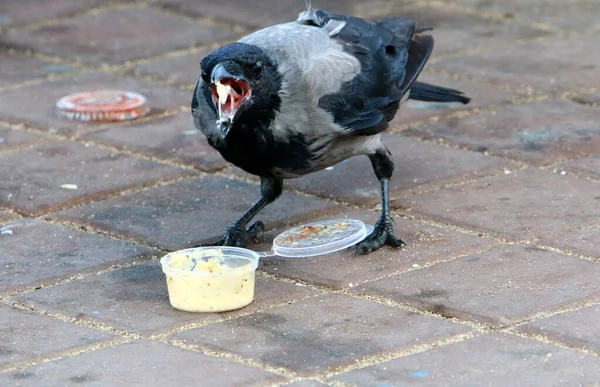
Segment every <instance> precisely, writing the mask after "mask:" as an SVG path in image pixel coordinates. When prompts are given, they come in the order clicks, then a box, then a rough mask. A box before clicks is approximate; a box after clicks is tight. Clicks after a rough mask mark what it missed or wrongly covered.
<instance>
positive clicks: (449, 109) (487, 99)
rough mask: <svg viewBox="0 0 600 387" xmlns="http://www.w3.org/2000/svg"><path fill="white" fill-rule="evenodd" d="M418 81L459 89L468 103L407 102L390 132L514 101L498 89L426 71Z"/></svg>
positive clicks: (391, 124) (509, 95)
mask: <svg viewBox="0 0 600 387" xmlns="http://www.w3.org/2000/svg"><path fill="white" fill-rule="evenodd" d="M419 81H423V82H427V83H431V84H434V85H440V86H444V87H450V88H453V89H457V90H461V91H462V92H464V93H465V95H467V96H469V97H470V98H471V102H469V103H468V104H467V105H463V104H462V103H432V102H422V101H414V100H410V99H409V100H408V101H407V102H406V103H405V104H404V105H403V106H402V107H401V108H400V110H399V111H398V113H397V114H396V117H395V118H394V120H393V121H392V122H391V123H390V126H391V128H392V129H396V128H398V127H402V126H406V125H409V124H415V123H419V122H422V121H425V122H427V121H431V120H432V119H433V118H434V117H445V116H448V115H450V114H453V113H456V112H457V111H462V110H472V109H481V108H484V107H487V106H489V105H497V104H503V103H508V102H509V101H511V100H512V99H513V98H515V95H513V94H511V93H509V92H507V91H504V90H501V89H499V88H494V87H490V86H485V85H477V84H474V83H471V82H468V81H463V80H457V79H453V78H449V77H446V76H443V75H439V74H435V73H433V72H428V71H427V70H425V71H424V72H423V73H421V75H419ZM438 119H439V118H438ZM442 119H443V118H442Z"/></svg>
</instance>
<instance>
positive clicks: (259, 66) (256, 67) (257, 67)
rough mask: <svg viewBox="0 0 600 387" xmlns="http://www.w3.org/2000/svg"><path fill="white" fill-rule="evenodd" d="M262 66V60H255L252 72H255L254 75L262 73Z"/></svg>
mask: <svg viewBox="0 0 600 387" xmlns="http://www.w3.org/2000/svg"><path fill="white" fill-rule="evenodd" d="M263 67H264V65H263V62H261V61H257V62H256V63H255V64H254V73H255V74H256V75H260V74H262V72H263Z"/></svg>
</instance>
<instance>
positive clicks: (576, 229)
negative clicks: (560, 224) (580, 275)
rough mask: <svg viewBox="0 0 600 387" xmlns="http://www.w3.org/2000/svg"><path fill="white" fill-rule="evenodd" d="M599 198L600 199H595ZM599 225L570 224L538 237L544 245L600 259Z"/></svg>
mask: <svg viewBox="0 0 600 387" xmlns="http://www.w3.org/2000/svg"><path fill="white" fill-rule="evenodd" d="M597 200H600V199H597ZM599 235H600V225H598V224H592V225H588V226H571V227H568V228H567V231H566V232H565V231H564V230H561V231H558V232H556V233H555V234H554V235H549V236H547V237H545V238H542V239H540V241H539V243H540V244H542V245H544V246H553V247H558V248H560V249H565V250H567V251H569V252H571V253H574V254H579V255H584V256H587V257H594V258H597V259H598V260H600V238H599V237H598V236H599Z"/></svg>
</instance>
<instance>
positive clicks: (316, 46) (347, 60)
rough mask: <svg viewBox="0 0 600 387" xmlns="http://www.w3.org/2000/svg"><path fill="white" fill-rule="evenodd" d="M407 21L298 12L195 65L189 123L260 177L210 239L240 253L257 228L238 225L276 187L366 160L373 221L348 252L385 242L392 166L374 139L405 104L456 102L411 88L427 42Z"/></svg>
mask: <svg viewBox="0 0 600 387" xmlns="http://www.w3.org/2000/svg"><path fill="white" fill-rule="evenodd" d="M423 32H424V30H416V29H415V23H414V22H413V21H412V20H409V19H405V18H399V17H392V18H386V19H383V20H380V21H378V22H370V21H366V20H363V19H360V18H356V17H352V16H344V15H338V14H334V13H332V12H328V11H324V10H319V9H313V8H311V7H309V8H308V10H307V11H304V12H302V13H300V15H299V17H298V19H297V20H296V21H294V22H290V23H284V24H278V25H275V26H272V27H268V28H265V29H262V30H260V31H257V32H254V33H252V34H250V35H248V36H246V37H244V38H242V39H240V40H239V41H238V42H236V43H232V44H229V45H226V46H224V47H221V48H219V49H217V50H215V51H214V52H212V53H211V54H210V55H208V56H207V57H206V58H204V59H203V60H202V62H201V71H202V73H201V76H200V79H199V81H198V83H197V85H196V89H195V91H194V95H193V99H192V116H193V120H194V124H195V125H196V127H197V128H198V129H200V130H201V131H202V133H204V135H205V136H206V138H207V140H208V142H209V144H210V145H211V146H212V147H214V148H215V149H216V150H218V151H219V152H220V154H221V155H222V156H223V158H225V160H227V161H229V162H230V163H232V164H234V165H236V166H238V167H239V168H241V169H243V170H245V171H247V172H249V173H251V174H254V175H257V176H259V177H260V179H261V194H262V197H261V199H260V200H258V201H257V202H256V203H255V204H254V205H253V206H252V207H251V208H250V209H249V210H248V212H246V213H245V214H244V215H243V216H242V217H241V218H240V219H238V220H237V221H236V222H234V223H233V224H232V225H231V226H230V227H229V228H228V229H227V231H226V232H225V235H224V236H223V238H221V239H220V240H218V241H216V242H214V243H208V244H205V245H226V246H238V247H245V246H246V243H247V241H248V239H249V238H251V237H254V236H255V235H256V233H257V232H258V231H261V230H262V229H263V224H262V222H260V221H258V222H255V223H254V224H253V225H252V226H250V227H248V224H249V223H250V221H251V220H252V219H253V218H254V216H255V215H256V214H257V213H258V212H259V211H260V210H261V209H262V208H264V207H265V206H266V205H267V204H269V203H271V202H273V201H274V200H275V199H277V197H278V196H279V195H280V194H281V192H282V189H283V180H284V179H291V178H296V177H300V176H304V175H306V174H309V173H312V172H316V171H320V170H322V169H324V168H327V167H329V166H332V165H334V164H337V163H339V162H341V161H343V160H345V159H347V158H350V157H353V156H357V155H366V156H368V158H369V159H370V161H371V164H372V166H373V170H374V172H375V175H376V176H377V178H378V179H379V181H380V182H381V200H382V209H381V216H380V218H379V220H378V221H377V223H376V225H375V229H374V231H373V232H372V233H371V234H370V235H369V236H367V238H366V239H364V240H363V241H362V242H360V243H359V244H358V245H357V246H356V252H357V253H361V254H366V253H369V252H371V251H374V250H376V249H378V248H380V247H381V246H383V245H384V244H388V245H390V246H393V247H400V246H402V245H403V244H404V242H403V241H402V240H401V239H400V238H398V237H397V236H395V235H394V233H393V230H392V223H393V222H392V218H391V215H390V204H389V191H388V189H389V188H388V187H389V180H390V178H391V177H392V173H393V171H394V162H393V160H392V156H391V154H390V152H389V150H388V149H387V148H386V147H385V144H384V143H383V142H382V139H381V133H382V132H384V131H385V130H386V129H387V128H388V123H389V122H390V121H391V120H392V119H393V118H394V116H395V115H396V112H397V111H398V108H399V107H400V104H401V103H402V102H404V101H406V99H408V98H413V99H419V100H423V101H437V102H462V103H468V102H469V98H468V97H466V96H464V95H463V94H462V93H461V92H460V91H457V90H453V89H448V88H444V87H439V86H434V85H429V84H426V83H422V82H416V79H417V77H418V76H419V73H420V72H421V70H422V69H423V66H424V65H425V63H426V62H427V60H428V58H429V55H430V54H431V51H432V49H433V38H432V37H431V36H429V35H427V34H424V33H423Z"/></svg>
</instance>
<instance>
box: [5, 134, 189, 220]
mask: <svg viewBox="0 0 600 387" xmlns="http://www.w3.org/2000/svg"><path fill="white" fill-rule="evenodd" d="M24 161H26V162H24ZM0 163H1V164H2V165H5V166H6V167H7V168H4V169H3V170H2V171H0V205H4V206H11V207H13V208H15V209H18V210H19V211H22V212H25V213H28V214H40V213H43V212H46V211H51V210H57V209H60V208H62V207H64V206H65V205H74V204H77V203H81V202H82V201H86V200H91V199H96V198H102V197H104V196H106V195H108V194H111V193H115V192H118V191H121V190H124V189H127V188H132V187H142V186H144V185H148V184H152V183H155V182H157V181H159V180H161V179H164V178H176V177H178V176H185V175H189V174H190V172H189V171H186V170H184V169H178V168H173V167H170V166H168V165H164V164H159V163H156V162H153V161H148V160H144V159H139V158H136V157H132V156H128V155H122V154H114V153H111V152H110V151H108V150H104V149H100V148H95V147H86V146H84V145H81V144H77V143H73V142H68V141H48V144H45V145H41V146H38V147H35V148H29V149H26V150H22V151H20V152H11V153H7V154H4V155H0ZM64 184H74V185H76V186H77V188H76V189H73V188H64V187H61V186H62V185H64Z"/></svg>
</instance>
